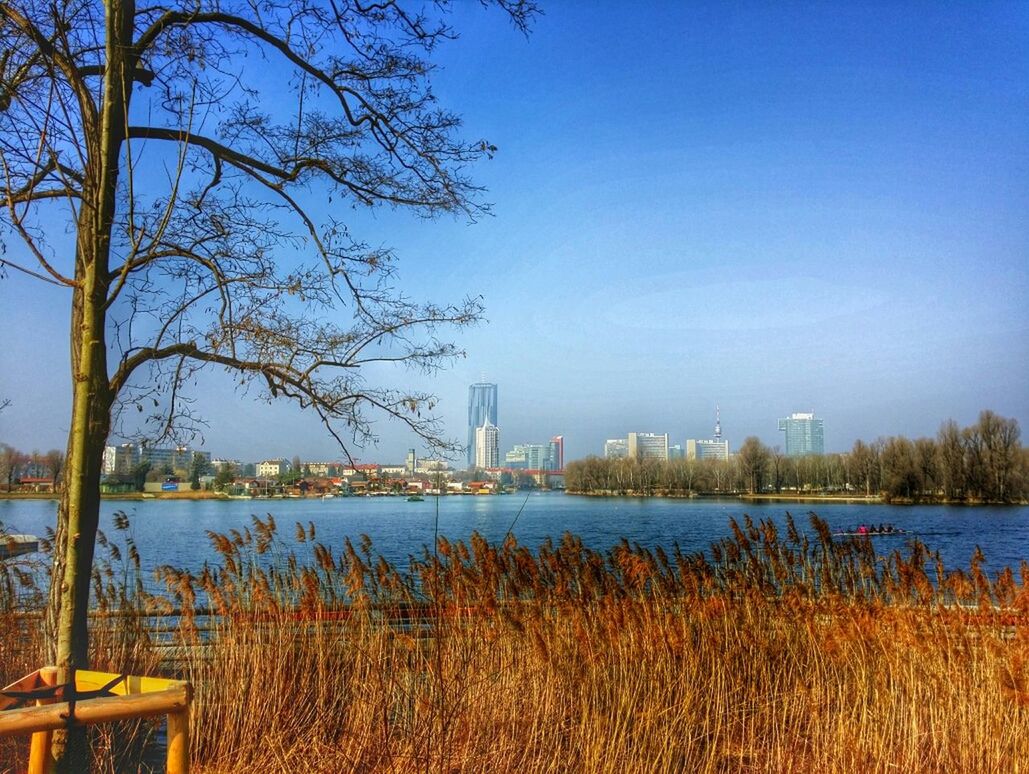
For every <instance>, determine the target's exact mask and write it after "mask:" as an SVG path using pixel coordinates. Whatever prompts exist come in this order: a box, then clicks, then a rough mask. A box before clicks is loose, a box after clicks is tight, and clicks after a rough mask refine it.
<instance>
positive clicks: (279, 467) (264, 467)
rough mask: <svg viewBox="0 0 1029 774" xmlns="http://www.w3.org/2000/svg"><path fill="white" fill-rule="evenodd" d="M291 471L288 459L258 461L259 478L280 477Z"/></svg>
mask: <svg viewBox="0 0 1029 774" xmlns="http://www.w3.org/2000/svg"><path fill="white" fill-rule="evenodd" d="M288 472H289V463H288V462H286V460H265V461H264V462H258V463H257V477H258V478H278V477H279V476H284V475H286V473H288Z"/></svg>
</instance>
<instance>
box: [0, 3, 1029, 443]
mask: <svg viewBox="0 0 1029 774" xmlns="http://www.w3.org/2000/svg"><path fill="white" fill-rule="evenodd" d="M454 22H455V26H457V27H459V28H461V29H467V30H468V31H469V34H468V35H466V36H463V37H462V38H461V39H460V40H458V41H455V42H454V44H453V45H451V46H448V47H445V49H444V50H442V51H441V55H440V65H441V68H442V69H441V71H440V73H439V77H438V78H437V80H436V83H435V90H434V91H435V93H436V94H437V95H438V96H439V98H440V100H441V102H443V103H445V104H447V105H448V106H454V107H455V108H456V109H458V110H459V111H460V112H461V113H462V115H463V117H464V122H465V126H466V128H467V130H468V132H469V134H470V136H475V137H478V136H482V137H484V138H488V139H489V141H490V142H492V143H495V144H496V145H497V146H498V148H499V150H498V152H497V154H496V158H495V159H494V160H493V161H491V162H489V163H484V164H481V165H477V166H476V167H474V168H472V169H470V170H469V174H470V176H471V177H472V178H473V179H474V181H475V182H476V183H477V184H481V185H483V186H485V187H486V188H487V189H488V193H487V194H486V195H485V199H486V200H488V201H490V202H491V203H492V204H493V212H494V215H495V217H492V218H485V219H482V220H480V222H478V223H476V224H474V225H471V226H469V224H468V223H467V222H466V220H464V219H456V220H448V219H443V220H439V221H430V222H426V221H424V220H421V219H418V218H416V217H411V216H409V215H407V214H405V213H403V212H393V211H389V210H379V211H375V212H367V211H363V210H360V211H341V212H340V217H341V218H343V219H344V220H345V221H346V224H347V226H348V228H350V229H351V230H352V231H353V233H354V234H355V235H357V236H358V237H359V238H362V239H366V240H367V241H368V242H369V243H371V244H373V245H375V246H379V245H382V246H384V247H388V248H394V249H395V250H396V253H397V256H398V264H397V268H398V274H397V278H396V283H397V287H398V289H400V290H401V291H403V292H405V293H407V294H409V295H411V296H412V297H416V298H420V299H421V298H424V299H428V300H432V301H438V302H440V303H446V302H448V301H456V300H458V299H460V298H461V297H462V296H465V295H468V296H473V297H475V296H479V295H482V297H483V301H484V303H485V306H486V317H487V318H488V320H489V322H488V324H485V325H482V326H479V327H477V328H474V329H471V330H468V331H465V332H461V333H460V334H459V335H458V336H457V337H456V343H457V345H458V347H459V348H460V349H462V350H464V351H465V352H466V353H467V357H466V358H464V359H459V360H457V361H455V362H454V363H453V364H451V367H450V368H448V369H446V370H443V371H441V372H438V373H436V374H422V373H419V372H416V371H415V372H409V371H400V372H396V371H391V370H389V369H388V368H387V367H385V366H381V367H372V368H369V369H368V370H367V371H366V376H367V378H368V380H369V383H372V384H375V383H378V382H380V381H383V382H385V383H392V384H398V383H399V384H403V385H410V386H412V387H414V388H417V389H425V390H427V391H430V392H433V393H435V394H436V395H437V397H438V398H439V404H438V406H437V407H436V409H435V411H436V413H437V414H438V416H439V417H440V419H441V422H442V424H443V427H444V428H445V435H446V436H447V437H448V438H451V439H453V440H455V441H457V442H459V443H462V444H464V443H467V441H466V440H465V438H466V432H467V426H466V421H467V418H466V416H465V415H466V411H467V405H466V403H465V397H464V396H465V395H466V392H467V386H468V384H470V383H472V382H475V381H476V380H477V378H478V374H480V373H481V372H483V371H485V372H486V373H488V374H489V376H490V379H491V380H492V381H494V382H495V383H498V384H501V385H503V393H504V412H503V414H504V416H503V422H502V423H500V424H501V426H502V430H503V438H505V439H507V440H511V441H515V442H521V441H523V440H525V441H529V440H532V439H539V440H544V439H546V438H548V437H550V435H552V434H553V433H555V432H558V431H560V432H561V433H563V434H564V435H565V436H566V438H567V449H566V456H567V458H568V459H576V458H581V457H583V456H585V455H586V454H589V453H599V450H601V449H602V448H603V442H604V440H605V439H606V438H609V437H616V436H618V435H621V434H624V433H627V432H630V431H635V430H647V429H648V428H650V429H657V430H660V431H661V432H668V433H670V434H671V435H672V436H673V437H675V438H687V439H688V438H707V437H709V435H710V419H709V417H710V415H711V410H712V407H713V406H715V405H716V404H718V405H720V406H721V409H722V412H723V413H724V415H725V417H726V420H727V421H726V435H727V437H729V438H730V439H731V440H732V444H733V447H734V448H738V444H739V443H740V442H741V441H742V440H743V439H744V438H745V437H747V436H750V435H756V436H757V437H759V438H760V439H761V440H762V442H764V443H765V444H768V445H776V444H777V443H780V442H781V436H780V434H779V432H778V430H777V427H776V421H777V419H778V418H781V417H784V416H787V415H788V414H789V413H791V412H793V411H795V410H799V409H804V408H805V407H814V408H815V410H816V411H817V412H818V414H819V416H824V417H825V418H826V420H827V425H826V436H825V449H826V451H845V450H847V449H848V448H850V446H851V445H852V444H853V442H854V440H856V439H859V438H860V439H864V440H873V439H875V438H877V437H880V436H890V435H905V436H908V437H912V438H914V437H920V436H934V435H935V434H936V432H937V430H938V428H939V426H940V424H941V423H942V422H944V421H945V420H947V419H954V420H955V421H957V422H958V423H960V424H962V425H965V424H970V423H972V422H974V421H975V418H976V416H977V414H978V412H979V411H980V410H982V409H986V408H989V409H992V410H994V411H996V412H998V413H999V414H1001V415H1003V416H1007V417H1013V418H1015V419H1017V420H1018V421H1019V423H1020V424H1021V425H1022V426H1023V427H1026V426H1029V391H1027V390H1026V389H1025V383H1026V377H1027V376H1029V373H1027V366H1026V363H1029V311H1027V309H1026V307H1025V304H1024V298H1025V297H1027V295H1029V293H1027V291H1029V281H1027V271H1026V256H1027V255H1029V223H1027V218H1029V216H1027V214H1026V208H1025V206H1024V202H1025V201H1026V200H1027V198H1029V196H1027V194H1029V166H1027V165H1029V139H1027V136H1026V133H1025V129H1024V127H1025V126H1026V125H1027V124H1029V107H1027V106H1029V100H1027V99H1026V97H1027V92H1029V85H1027V84H1029V63H1027V61H1026V58H1025V56H1024V41H1025V39H1026V36H1027V34H1029V9H1027V8H1026V7H1025V6H1019V5H1001V4H990V3H986V4H978V5H977V6H976V7H974V8H971V7H969V8H963V7H941V6H937V5H928V4H911V5H907V6H904V7H902V8H896V9H894V11H893V12H891V13H890V14H886V15H884V14H882V13H881V12H880V11H879V10H877V9H876V8H872V7H870V8H860V7H848V8H847V9H846V10H845V11H841V10H840V9H837V8H817V7H815V8H809V7H806V8H805V9H804V11H803V12H802V13H801V12H796V11H789V10H783V9H771V8H760V7H752V8H733V7H728V6H726V7H723V6H721V5H712V6H697V7H692V6H691V7H687V6H686V5H685V4H681V5H680V4H665V5H658V4H640V5H639V6H635V7H634V8H633V9H632V13H626V12H625V11H624V8H623V7H621V6H616V5H614V4H604V3H601V4H598V5H596V6H590V7H576V6H575V5H574V4H567V5H563V6H560V7H554V8H548V9H547V16H546V19H545V23H543V24H540V25H538V28H537V29H536V30H535V31H534V32H533V34H532V35H531V36H530V39H529V40H528V41H526V40H525V39H524V38H521V37H520V36H517V35H511V34H510V29H509V28H508V27H507V25H506V23H505V22H504V21H503V20H502V19H500V18H499V15H498V14H488V13H485V12H482V11H481V9H478V8H476V7H467V8H465V7H459V8H456V9H455V19H454ZM583 30H590V32H591V34H590V35H588V36H586V35H583V34H582V31H583ZM541 116H546V117H547V118H546V120H541V119H540V117H541ZM55 244H56V245H57V246H58V247H59V248H62V247H63V248H66V249H68V250H70V249H71V247H72V242H71V239H70V237H69V238H67V239H65V241H64V243H63V244H62V242H61V238H60V237H58V238H57V239H56V240H55ZM8 249H9V250H11V251H12V252H11V253H9V254H8V256H7V257H8V258H11V259H12V260H13V259H15V258H18V257H19V256H18V255H17V254H15V253H14V252H13V251H15V250H16V249H17V248H16V246H15V243H14V242H13V241H9V240H8ZM5 274H6V276H4V277H3V278H2V279H0V326H2V327H3V329H4V330H5V331H7V332H8V335H7V337H6V338H5V345H4V347H3V349H2V352H0V399H5V398H6V399H10V400H11V401H12V404H11V406H10V407H9V408H8V409H7V410H6V411H4V412H3V413H2V414H0V441H3V442H6V443H10V444H11V445H14V446H16V447H19V448H34V447H35V448H41V449H48V448H63V447H64V445H65V443H66V437H67V430H68V415H69V408H70V397H69V385H70V379H69V377H68V373H67V360H68V353H67V330H68V327H67V308H68V304H67V295H66V291H64V290H61V289H59V288H56V287H54V286H50V285H40V284H39V283H37V282H36V281H35V280H33V279H32V278H30V277H26V276H23V275H20V274H18V273H17V272H13V271H7V272H6V273H5ZM189 395H190V397H193V398H195V399H196V403H195V409H196V411H197V412H198V413H199V414H200V415H201V416H202V417H204V418H205V419H206V421H207V422H208V425H207V426H206V427H202V428H201V430H202V431H203V443H202V446H203V448H208V449H216V450H218V451H219V453H223V454H225V455H227V456H234V457H235V456H245V455H246V454H247V450H249V449H257V448H260V449H262V450H263V453H262V454H261V455H260V456H269V455H273V454H279V453H281V454H286V455H287V456H293V454H299V455H301V456H304V457H311V458H334V457H335V456H337V455H338V447H336V446H335V444H334V442H333V441H332V439H331V438H329V437H328V436H327V435H326V434H325V433H324V431H323V430H322V428H321V427H320V425H319V422H318V420H317V419H316V418H312V417H309V416H306V415H303V414H302V413H300V412H298V411H297V410H296V409H293V408H292V407H289V406H285V405H266V404H264V403H261V402H259V401H256V400H253V398H255V397H257V393H256V391H255V392H254V393H251V394H249V395H242V396H241V395H240V394H238V393H236V392H235V391H234V390H233V387H232V384H231V381H230V380H227V379H225V378H224V376H223V375H222V374H220V373H215V372H208V373H204V374H201V375H200V376H199V377H198V380H197V382H196V385H195V386H194V385H192V384H191V385H189ZM134 412H136V408H135V407H134V406H129V407H128V411H127V412H126V414H125V416H126V417H128V418H131V417H132V416H134ZM730 418H731V419H730ZM133 429H134V428H132V427H129V428H128V430H130V431H131V430H133ZM374 429H375V431H376V432H377V433H378V435H379V436H380V438H381V442H380V444H379V446H378V447H370V448H367V449H359V448H352V449H351V452H352V453H353V454H354V456H356V457H359V458H376V459H384V460H386V459H388V460H402V459H403V458H404V454H405V453H406V450H407V449H408V448H410V447H411V446H419V447H420V444H418V443H417V441H416V440H415V439H414V438H412V436H411V434H410V433H409V432H406V431H405V430H404V428H403V427H402V426H401V425H399V424H396V423H393V424H390V423H387V422H385V421H380V422H377V423H376V425H375V428H374ZM118 440H119V439H117V438H115V439H112V441H114V442H117V441H118ZM505 443H506V441H505ZM197 445H201V444H200V442H199V441H197Z"/></svg>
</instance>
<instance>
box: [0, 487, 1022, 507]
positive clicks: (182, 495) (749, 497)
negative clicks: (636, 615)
mask: <svg viewBox="0 0 1029 774" xmlns="http://www.w3.org/2000/svg"><path fill="white" fill-rule="evenodd" d="M562 491H563V493H564V494H568V495H573V496H575V497H602V498H604V497H606V498H619V497H621V498H634V499H639V498H647V499H649V498H655V499H661V500H737V501H739V502H743V503H840V504H844V505H890V506H897V507H903V506H910V505H940V506H966V507H976V506H981V505H992V506H1011V507H1016V508H1017V507H1024V506H1026V505H1029V503H1026V502H1012V503H1000V502H980V501H973V502H968V501H965V500H898V499H894V500H887V499H885V498H883V497H882V495H828V494H820V495H819V494H810V495H806V494H782V493H779V494H774V493H769V494H746V493H742V494H729V493H724V494H716V493H710V492H706V493H703V494H698V493H693V492H687V493H681V492H651V493H648V494H644V493H640V492H631V491H630V492H612V491H602V492H575V491H571V490H567V491H565V490H562ZM446 496H448V497H456V496H460V495H453V494H452V495H446ZM59 499H60V493H59V492H0V501H4V500H59ZM100 499H101V500H115V501H118V500H124V501H126V502H147V501H155V500H180V501H181V500H207V501H211V500H218V501H225V502H231V501H234V500H252V499H258V500H260V499H265V498H251V497H245V496H244V497H238V496H237V497H233V496H230V495H227V494H224V493H222V492H209V491H197V492H193V491H189V492H160V493H157V492H117V493H101V495H100ZM273 499H287V500H318V499H321V497H320V496H319V495H313V496H308V497H288V498H273Z"/></svg>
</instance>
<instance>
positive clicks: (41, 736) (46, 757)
mask: <svg viewBox="0 0 1029 774" xmlns="http://www.w3.org/2000/svg"><path fill="white" fill-rule="evenodd" d="M39 681H40V682H41V683H42V684H43V685H53V684H54V683H55V682H57V669H55V668H54V667H43V668H42V669H40V670H39ZM45 703H47V702H44V701H43V700H41V699H40V700H37V701H36V706H37V707H39V706H41V705H43V704H45ZM53 737H54V732H53V731H51V730H45V731H37V732H36V733H34V734H33V735H32V741H31V742H30V743H29V769H28V774H51V772H52V771H53V766H51V765H50V764H51V763H52V762H53V759H52V758H51V757H50V742H51V741H53Z"/></svg>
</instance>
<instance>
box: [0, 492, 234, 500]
mask: <svg viewBox="0 0 1029 774" xmlns="http://www.w3.org/2000/svg"><path fill="white" fill-rule="evenodd" d="M59 499H61V493H60V492H0V500H59ZM100 499H101V500H132V501H138V500H230V499H232V498H230V497H229V496H228V495H227V494H225V493H223V492H205V491H203V490H201V491H199V492H161V493H159V494H158V493H151V492H111V493H108V492H104V493H101V495H100Z"/></svg>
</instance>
